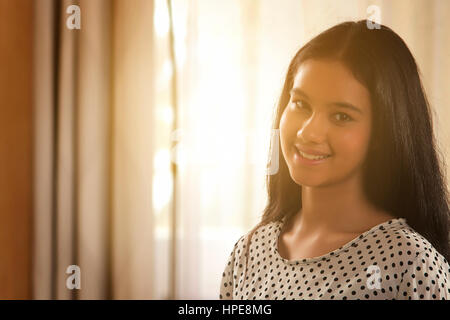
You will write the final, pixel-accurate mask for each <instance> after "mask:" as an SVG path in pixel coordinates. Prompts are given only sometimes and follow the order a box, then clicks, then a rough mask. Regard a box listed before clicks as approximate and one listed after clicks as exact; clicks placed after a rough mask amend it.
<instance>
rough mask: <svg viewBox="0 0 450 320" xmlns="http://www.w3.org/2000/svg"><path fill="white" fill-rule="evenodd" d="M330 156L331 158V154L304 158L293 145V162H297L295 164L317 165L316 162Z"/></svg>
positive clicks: (320, 161)
mask: <svg viewBox="0 0 450 320" xmlns="http://www.w3.org/2000/svg"><path fill="white" fill-rule="evenodd" d="M330 158H331V155H330V156H329V157H327V158H324V159H318V160H311V159H306V158H304V157H303V156H302V155H301V154H300V152H299V151H298V149H297V148H296V147H294V162H295V163H297V164H301V165H318V164H321V163H323V162H325V161H327V160H328V159H330Z"/></svg>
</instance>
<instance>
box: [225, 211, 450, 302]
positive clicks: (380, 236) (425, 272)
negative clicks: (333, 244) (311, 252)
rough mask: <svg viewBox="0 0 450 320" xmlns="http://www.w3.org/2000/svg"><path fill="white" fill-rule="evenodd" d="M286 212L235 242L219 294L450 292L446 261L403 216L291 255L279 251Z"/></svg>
mask: <svg viewBox="0 0 450 320" xmlns="http://www.w3.org/2000/svg"><path fill="white" fill-rule="evenodd" d="M284 220H285V219H284V218H283V219H281V220H278V221H275V222H270V223H268V224H266V225H264V226H260V227H259V228H258V229H257V230H256V231H255V233H254V234H253V236H252V239H251V243H250V252H249V256H250V260H249V261H248V266H247V274H245V271H246V258H245V246H246V243H247V239H248V236H249V233H247V234H245V235H243V236H242V237H241V238H240V239H239V240H238V241H237V242H236V243H235V245H234V248H233V251H232V252H231V255H230V256H229V258H228V263H227V265H226V267H225V270H224V272H223V274H222V281H221V285H220V296H219V297H220V299H245V300H247V299H253V300H255V299H258V300H259V299H270V300H276V299H338V300H345V299H355V300H356V299H361V300H365V299H367V300H369V299H392V300H396V299H431V300H432V299H437V300H448V299H449V297H450V265H449V263H448V261H447V260H446V259H445V258H444V257H443V256H442V255H441V254H440V253H439V252H438V251H437V250H436V249H435V248H434V247H433V246H432V245H431V244H430V242H428V240H427V239H425V238H424V237H422V236H421V235H420V234H419V233H417V232H416V231H414V230H413V229H412V228H411V227H410V226H409V225H408V224H407V222H406V220H405V219H404V218H395V219H391V220H389V221H386V222H383V223H380V224H378V225H376V226H374V227H373V228H371V229H370V230H368V231H366V232H364V233H363V234H361V235H360V236H359V237H357V238H355V239H353V240H351V241H350V242H348V243H346V244H345V245H343V246H341V247H340V248H338V249H336V250H334V251H332V252H329V253H327V254H325V255H322V256H319V257H313V258H307V259H301V260H287V259H284V258H283V257H281V256H280V254H279V253H278V246H277V245H278V238H279V235H280V232H281V228H282V225H283V222H284Z"/></svg>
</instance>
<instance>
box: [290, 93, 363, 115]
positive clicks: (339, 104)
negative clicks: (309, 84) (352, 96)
mask: <svg viewBox="0 0 450 320" xmlns="http://www.w3.org/2000/svg"><path fill="white" fill-rule="evenodd" d="M289 94H290V95H291V96H292V95H299V96H304V97H305V98H306V99H309V97H308V95H307V94H306V93H305V92H304V91H303V90H301V89H300V88H292V89H291V91H289ZM327 105H329V106H333V105H334V106H337V107H341V108H346V109H350V110H353V111H356V112H358V113H360V114H363V112H362V111H361V109H359V108H357V107H355V106H354V105H352V104H351V103H348V102H342V101H336V102H330V103H328V104H327Z"/></svg>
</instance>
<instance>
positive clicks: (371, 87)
mask: <svg viewBox="0 0 450 320" xmlns="http://www.w3.org/2000/svg"><path fill="white" fill-rule="evenodd" d="M430 113H431V111H430V107H429V104H428V102H427V98H426V96H425V93H424V90H423V87H422V84H421V80H420V77H419V71H418V67H417V65H416V62H415V60H414V58H413V56H412V54H411V52H410V51H409V49H408V48H407V46H406V44H405V43H404V42H403V40H402V39H401V38H400V37H399V36H398V35H397V34H396V33H394V32H393V31H392V30H391V29H390V28H388V27H386V26H380V29H369V28H368V27H367V21H366V20H363V21H359V22H345V23H342V24H339V25H337V26H335V27H332V28H330V29H328V30H326V31H325V32H323V33H321V34H320V35H318V36H317V37H315V38H314V39H312V40H311V41H309V42H308V43H307V44H306V45H305V46H303V48H301V49H300V50H299V51H298V52H297V54H296V55H295V56H294V58H293V59H292V61H291V63H290V66H289V69H288V72H287V76H286V79H285V83H284V88H283V91H282V94H281V99H280V101H279V104H278V109H277V113H276V118H275V122H274V129H279V134H280V146H281V151H282V152H281V154H280V155H279V164H280V165H279V171H278V172H277V173H276V174H274V175H269V176H268V177H267V183H268V204H267V206H266V208H265V210H264V213H263V216H262V220H261V222H260V223H259V224H258V225H256V226H255V227H254V228H253V229H252V230H251V231H250V232H248V233H247V234H245V235H243V236H242V237H241V238H240V239H239V240H238V241H237V242H236V244H235V246H234V248H233V251H232V252H231V255H230V257H229V260H228V264H227V265H226V267H225V271H224V273H223V278H222V283H221V288H220V298H221V299H448V298H449V297H450V266H449V263H448V260H449V242H448V240H449V239H448V232H449V228H448V221H449V219H448V218H449V200H448V199H449V197H448V191H447V189H446V185H445V182H444V181H445V179H444V174H443V172H444V171H443V163H441V162H440V161H439V158H438V155H437V151H436V145H435V140H434V136H433V128H432V120H431V116H430Z"/></svg>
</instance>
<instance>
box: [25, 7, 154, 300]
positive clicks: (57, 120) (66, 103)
mask: <svg viewBox="0 0 450 320" xmlns="http://www.w3.org/2000/svg"><path fill="white" fill-rule="evenodd" d="M74 4H75V5H78V6H79V7H80V9H81V11H80V12H81V29H79V30H77V29H73V30H71V29H69V28H67V27H66V20H67V18H68V17H69V16H70V14H71V13H67V12H66V10H67V7H68V6H69V5H74ZM152 8H153V3H152V1H147V0H116V1H109V0H96V1H91V0H80V1H68V0H67V1H66V0H64V1H55V0H42V1H39V6H35V15H34V16H35V22H34V23H35V35H34V36H35V39H37V40H38V41H36V42H35V55H34V61H35V66H36V69H35V79H34V83H35V87H34V89H35V90H34V92H35V110H36V113H35V121H34V123H35V128H34V133H35V146H36V148H35V154H34V159H35V176H34V178H35V183H34V186H35V191H34V198H35V207H34V209H35V212H34V215H35V223H34V228H35V229H34V242H33V243H34V248H33V253H34V254H33V261H34V264H33V281H34V283H33V284H34V286H33V288H34V289H33V297H34V298H35V299H77V298H78V299H108V298H125V299H135V298H140V299H149V298H152V277H153V275H152V263H151V261H152V258H153V257H152V242H151V241H152V232H151V224H152V221H151V217H152V214H151V212H152V207H151V197H150V196H149V195H151V183H150V182H149V181H151V170H150V168H151V166H152V139H151V138H152V134H151V130H150V129H151V128H152V125H151V121H152V117H151V112H152V92H153V91H152V45H153V44H152V31H153V29H152V19H151V17H152ZM70 265H77V266H79V268H80V271H81V289H79V290H76V289H75V290H69V289H68V288H67V287H66V281H67V278H68V277H69V276H70V275H71V274H67V273H66V269H67V268H68V267H69V266H70Z"/></svg>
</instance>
